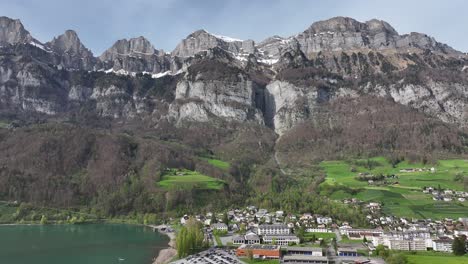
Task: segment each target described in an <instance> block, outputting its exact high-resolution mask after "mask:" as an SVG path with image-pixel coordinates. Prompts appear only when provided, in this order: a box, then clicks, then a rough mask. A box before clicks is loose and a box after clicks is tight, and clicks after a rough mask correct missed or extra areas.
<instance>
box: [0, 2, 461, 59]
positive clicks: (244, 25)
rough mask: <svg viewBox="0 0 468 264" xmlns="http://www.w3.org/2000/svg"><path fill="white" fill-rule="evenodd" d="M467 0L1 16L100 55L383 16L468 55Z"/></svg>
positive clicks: (64, 8) (212, 5)
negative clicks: (116, 46)
mask: <svg viewBox="0 0 468 264" xmlns="http://www.w3.org/2000/svg"><path fill="white" fill-rule="evenodd" d="M467 11H468V1H466V0H445V1H435V0H341V1H339V0H327V1H319V0H315V1H314V0H309V1H306V0H297V1H296V0H238V1H235V0H225V1H223V0H199V1H197V0H153V1H150V0H131V1H130V0H127V1H124V0H42V1H36V0H0V15H4V16H9V17H12V18H19V19H21V20H22V22H23V24H24V26H25V27H26V29H28V30H29V31H30V32H31V33H32V35H33V36H34V37H36V38H37V39H39V40H40V41H43V42H45V41H48V40H50V39H52V38H53V37H54V36H56V35H59V34H61V33H63V32H64V31H65V30H66V29H74V30H76V31H77V32H78V34H79V36H80V38H81V40H82V41H83V43H84V44H85V45H86V46H87V47H88V48H90V49H91V50H92V51H93V52H94V53H95V54H96V55H100V54H101V53H102V52H103V51H104V50H105V49H106V48H108V47H110V46H111V45H112V44H113V43H114V42H115V41H116V40H118V39H122V38H129V37H137V36H140V35H143V36H145V37H147V38H148V39H149V40H150V41H151V42H152V43H153V45H154V46H155V47H156V48H158V49H161V48H162V49H164V50H166V51H171V50H172V49H173V48H174V47H175V46H176V45H177V43H178V42H179V41H180V40H181V39H183V38H185V37H186V36H187V35H188V34H190V33H191V32H193V31H195V30H197V29H201V28H204V29H206V30H207V31H209V32H212V33H216V34H222V35H227V36H231V37H236V38H241V39H253V40H255V41H261V40H263V39H264V38H266V37H268V36H271V35H280V36H290V35H293V34H296V33H299V32H302V31H303V30H305V29H306V28H307V27H308V26H309V25H310V24H311V23H312V22H314V21H318V20H323V19H327V18H330V17H334V16H349V17H353V18H356V19H357V20H360V21H366V20H369V19H371V18H378V19H382V20H385V21H387V22H389V23H390V24H391V25H393V26H394V27H395V29H396V30H397V31H398V32H399V33H400V34H402V33H409V32H412V31H416V32H422V33H427V34H429V35H431V36H434V37H435V38H436V39H437V40H438V41H441V42H444V43H447V44H449V45H450V46H452V47H454V48H456V49H459V50H461V51H465V52H467V51H468V18H467Z"/></svg>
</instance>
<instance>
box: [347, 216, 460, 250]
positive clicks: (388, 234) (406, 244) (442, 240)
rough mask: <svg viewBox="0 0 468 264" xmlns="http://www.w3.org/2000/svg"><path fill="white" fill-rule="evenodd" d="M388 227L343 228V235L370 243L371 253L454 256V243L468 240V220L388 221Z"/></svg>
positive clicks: (402, 219)
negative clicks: (388, 251)
mask: <svg viewBox="0 0 468 264" xmlns="http://www.w3.org/2000/svg"><path fill="white" fill-rule="evenodd" d="M386 220H387V221H388V225H387V226H385V229H384V228H382V227H379V228H375V229H355V228H352V227H351V226H349V225H343V226H340V227H339V230H340V234H341V235H343V236H347V237H348V238H349V239H351V240H362V241H367V245H368V246H369V249H370V250H373V249H375V247H377V246H378V245H384V246H386V247H387V248H389V249H392V250H403V251H426V250H429V249H431V250H433V251H440V252H452V244H453V239H454V238H455V237H458V236H463V235H464V236H468V218H459V219H458V220H456V221H455V220H452V219H445V220H444V221H431V220H413V221H411V222H410V221H408V220H406V219H404V218H400V219H392V218H391V217H390V218H389V219H386Z"/></svg>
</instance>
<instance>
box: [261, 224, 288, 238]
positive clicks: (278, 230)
mask: <svg viewBox="0 0 468 264" xmlns="http://www.w3.org/2000/svg"><path fill="white" fill-rule="evenodd" d="M290 233H291V230H290V229H289V227H288V226H287V225H278V224H276V225H260V226H258V232H257V234H258V235H259V236H268V235H289V234H290Z"/></svg>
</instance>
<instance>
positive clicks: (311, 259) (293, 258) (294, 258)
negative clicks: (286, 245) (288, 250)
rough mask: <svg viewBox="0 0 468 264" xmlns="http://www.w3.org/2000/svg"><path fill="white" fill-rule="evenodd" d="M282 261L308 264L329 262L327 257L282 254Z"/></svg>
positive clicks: (293, 263)
mask: <svg viewBox="0 0 468 264" xmlns="http://www.w3.org/2000/svg"><path fill="white" fill-rule="evenodd" d="M282 263H292V264H297V263H310V264H327V263H329V261H328V258H327V257H317V256H310V255H290V256H284V257H283V262H282Z"/></svg>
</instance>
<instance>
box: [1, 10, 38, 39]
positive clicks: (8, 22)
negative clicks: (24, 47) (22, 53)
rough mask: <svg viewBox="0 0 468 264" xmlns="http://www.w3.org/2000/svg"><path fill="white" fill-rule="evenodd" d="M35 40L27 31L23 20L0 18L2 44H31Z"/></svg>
mask: <svg viewBox="0 0 468 264" xmlns="http://www.w3.org/2000/svg"><path fill="white" fill-rule="evenodd" d="M32 40H34V38H33V37H32V36H31V34H30V33H29V31H27V30H26V29H25V28H24V26H23V24H22V23H21V20H19V19H12V18H9V17H6V16H1V17H0V43H8V44H17V43H29V42H31V41H32Z"/></svg>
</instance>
